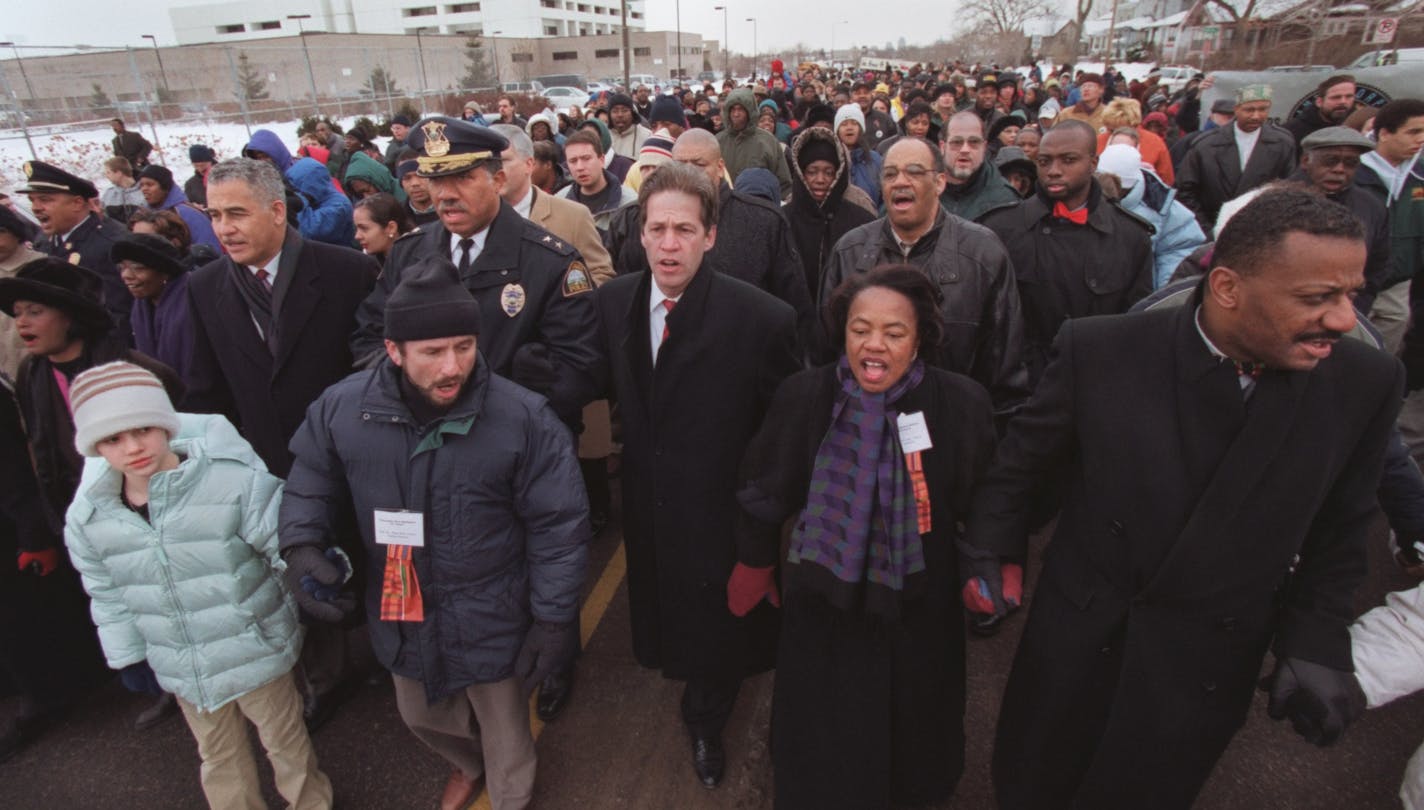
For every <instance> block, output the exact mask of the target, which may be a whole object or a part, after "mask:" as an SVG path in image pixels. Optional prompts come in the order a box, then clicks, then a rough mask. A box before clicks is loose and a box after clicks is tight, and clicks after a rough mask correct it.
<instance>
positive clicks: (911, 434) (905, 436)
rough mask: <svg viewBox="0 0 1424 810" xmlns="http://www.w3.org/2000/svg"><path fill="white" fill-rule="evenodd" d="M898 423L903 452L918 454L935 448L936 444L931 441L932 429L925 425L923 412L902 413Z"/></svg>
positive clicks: (897, 420)
mask: <svg viewBox="0 0 1424 810" xmlns="http://www.w3.org/2000/svg"><path fill="white" fill-rule="evenodd" d="M896 423H897V426H898V427H899V428H900V450H901V452H905V453H918V452H920V451H921V450H928V449H930V448H931V447H934V443H933V442H931V441H930V429H929V426H928V425H926V424H925V414H924V412H923V411H915V412H914V413H902V414H900V416H899V417H898V418H897V419H896Z"/></svg>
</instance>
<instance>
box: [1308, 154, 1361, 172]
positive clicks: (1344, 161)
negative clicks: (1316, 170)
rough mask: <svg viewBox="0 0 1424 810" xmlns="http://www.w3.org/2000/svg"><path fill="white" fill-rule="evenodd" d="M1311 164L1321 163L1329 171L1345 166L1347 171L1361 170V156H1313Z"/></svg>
mask: <svg viewBox="0 0 1424 810" xmlns="http://www.w3.org/2000/svg"><path fill="white" fill-rule="evenodd" d="M1310 162H1311V163H1317V162H1318V163H1319V164H1320V165H1322V166H1324V167H1325V168H1327V169H1332V168H1334V167H1336V166H1344V167H1345V168H1347V169H1358V168H1360V157H1359V155H1311V156H1310Z"/></svg>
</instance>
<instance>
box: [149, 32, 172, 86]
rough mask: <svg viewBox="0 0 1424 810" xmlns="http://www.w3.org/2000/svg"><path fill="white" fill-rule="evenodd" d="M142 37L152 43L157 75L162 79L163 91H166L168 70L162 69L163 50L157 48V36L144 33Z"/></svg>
mask: <svg viewBox="0 0 1424 810" xmlns="http://www.w3.org/2000/svg"><path fill="white" fill-rule="evenodd" d="M143 38H144V39H146V40H148V41H149V42H152V43H153V56H154V58H155V59H157V60H158V75H159V77H161V78H162V80H163V92H164V93H165V94H166V93H167V92H168V71H166V70H164V69H163V52H162V51H160V50H159V49H158V37H155V36H154V35H153V34H144V35H143Z"/></svg>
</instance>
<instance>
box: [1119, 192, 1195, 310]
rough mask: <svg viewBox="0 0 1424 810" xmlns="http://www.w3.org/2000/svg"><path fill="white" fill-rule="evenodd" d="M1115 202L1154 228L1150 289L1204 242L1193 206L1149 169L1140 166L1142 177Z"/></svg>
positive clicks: (1170, 276)
mask: <svg viewBox="0 0 1424 810" xmlns="http://www.w3.org/2000/svg"><path fill="white" fill-rule="evenodd" d="M1118 204H1119V205H1121V206H1122V207H1123V208H1125V209H1127V210H1128V211H1131V212H1132V213H1134V214H1136V215H1138V216H1139V217H1142V218H1143V219H1145V220H1147V221H1148V222H1150V223H1152V226H1153V227H1154V228H1156V229H1157V230H1155V231H1154V232H1153V233H1152V261H1153V264H1154V265H1155V267H1154V268H1153V274H1152V289H1154V290H1156V289H1161V288H1162V287H1163V286H1165V285H1166V284H1167V282H1168V281H1169V280H1170V279H1171V278H1172V273H1173V272H1174V271H1176V269H1177V265H1179V264H1181V263H1182V260H1183V259H1185V258H1187V257H1188V256H1190V255H1192V251H1194V250H1196V249H1197V248H1199V247H1201V246H1202V245H1204V244H1206V234H1204V233H1202V229H1201V226H1200V225H1198V224H1197V218H1196V215H1195V214H1193V213H1192V210H1191V209H1190V208H1188V207H1187V206H1185V205H1183V204H1182V203H1180V202H1178V201H1177V190H1176V189H1175V188H1172V187H1171V186H1169V185H1167V184H1166V183H1164V182H1162V178H1160V177H1158V176H1157V175H1156V174H1155V173H1154V172H1152V170H1150V169H1143V170H1142V181H1141V182H1139V183H1138V184H1137V185H1135V186H1133V187H1132V189H1131V190H1130V191H1127V192H1125V193H1124V194H1123V195H1122V199H1121V200H1119V201H1118Z"/></svg>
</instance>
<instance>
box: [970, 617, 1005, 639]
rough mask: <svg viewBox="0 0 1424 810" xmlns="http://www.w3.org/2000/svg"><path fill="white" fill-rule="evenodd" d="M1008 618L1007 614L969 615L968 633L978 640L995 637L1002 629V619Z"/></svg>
mask: <svg viewBox="0 0 1424 810" xmlns="http://www.w3.org/2000/svg"><path fill="white" fill-rule="evenodd" d="M1006 618H1008V614H1007V613H1000V614H997V615H995V614H993V613H971V614H969V632H971V633H973V634H974V635H976V636H978V637H980V638H989V637H990V636H996V635H998V634H999V631H1000V630H1002V629H1003V627H1004V619H1006Z"/></svg>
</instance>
